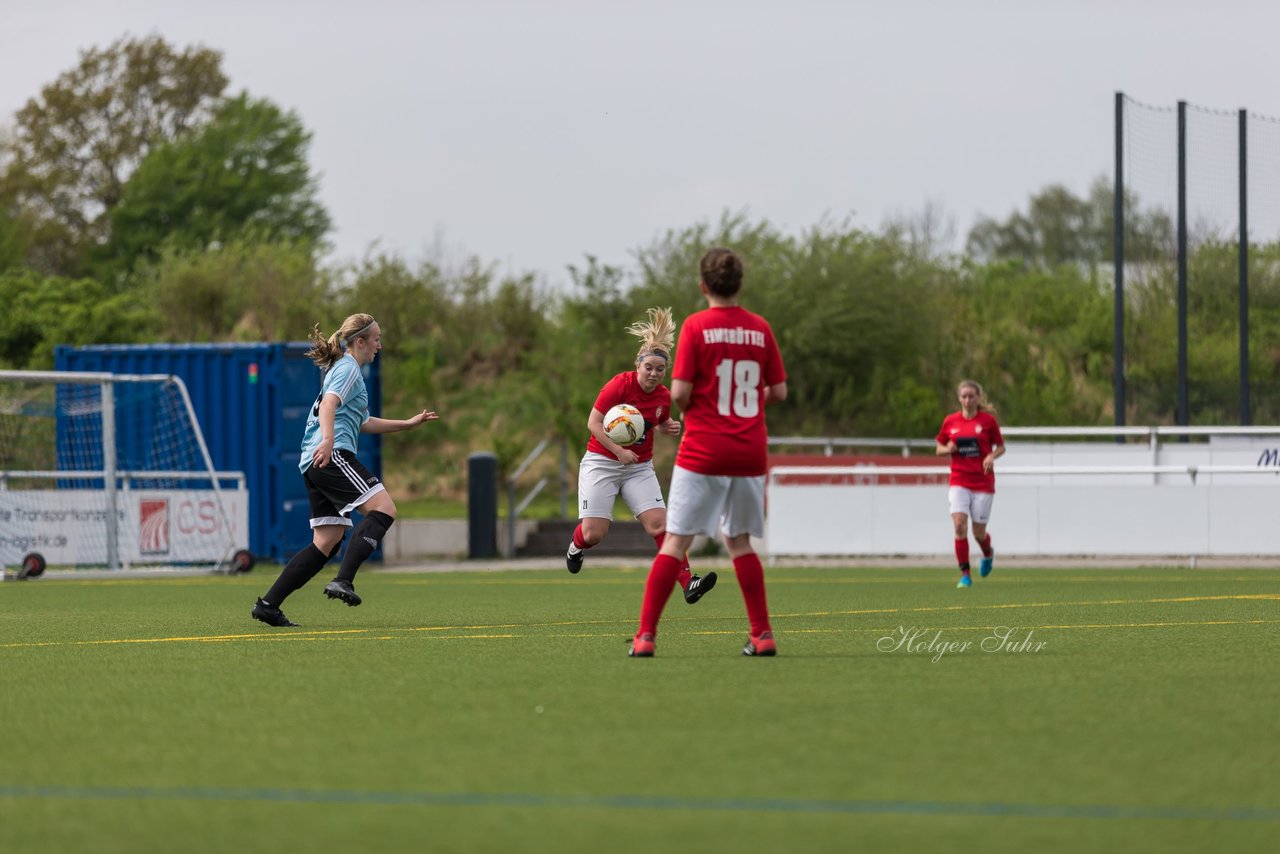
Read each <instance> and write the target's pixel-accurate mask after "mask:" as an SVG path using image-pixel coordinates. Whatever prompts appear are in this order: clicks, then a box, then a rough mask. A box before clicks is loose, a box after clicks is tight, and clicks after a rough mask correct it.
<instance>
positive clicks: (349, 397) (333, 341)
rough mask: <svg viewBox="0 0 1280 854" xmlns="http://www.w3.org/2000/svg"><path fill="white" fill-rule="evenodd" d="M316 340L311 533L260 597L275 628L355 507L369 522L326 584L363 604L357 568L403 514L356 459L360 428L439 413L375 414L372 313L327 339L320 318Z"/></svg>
mask: <svg viewBox="0 0 1280 854" xmlns="http://www.w3.org/2000/svg"><path fill="white" fill-rule="evenodd" d="M311 345H312V346H311V350H310V351H308V352H307V355H308V356H309V357H310V358H311V361H313V362H315V363H316V367H318V368H320V370H321V371H323V372H324V380H323V382H322V383H321V386H320V395H319V396H318V397H317V398H316V402H315V405H314V406H312V408H311V415H310V417H309V418H308V419H307V426H306V429H305V430H304V431H303V434H302V454H301V457H300V459H299V461H298V468H299V470H300V471H301V472H302V477H303V480H305V481H306V484H307V497H308V498H309V500H310V502H311V531H312V539H311V543H310V545H308V546H307V547H306V548H304V549H301V550H300V551H298V552H297V553H296V554H295V555H294V556H293V557H292V558H290V560H289V562H288V563H287V564H286V565H285V567H284V569H283V570H281V572H280V577H279V578H277V579H276V582H275V584H273V585H271V589H270V590H268V591H267V592H266V594H264V595H263V597H262V598H261V599H259V600H258V601H257V602H256V603H254V606H253V611H252V615H253V618H254V619H255V620H261V621H262V622H264V623H266V624H267V625H269V626H296V625H297V623H294V622H292V621H291V620H290V619H289V618H288V617H286V616H285V615H284V612H283V611H281V610H280V606H281V604H282V603H283V602H284V600H285V599H286V598H287V597H288V596H289V594H291V593H293V591H295V590H298V589H300V588H301V587H302V586H303V585H304V584H306V583H307V582H308V581H310V580H311V579H312V578H314V577H315V575H316V573H318V572H319V571H320V570H321V569H322V568H323V567H324V565H325V564H326V563H327V562H328V561H329V559H330V558H332V557H333V556H334V555H336V554H337V553H338V550H339V548H341V546H342V539H343V536H344V535H345V534H346V531H347V528H350V527H352V524H351V519H350V515H351V511H352V510H359V511H360V513H361V514H362V515H363V516H364V520H363V521H361V523H360V525H359V526H358V527H356V529H355V531H354V532H353V533H352V536H351V543H350V544H349V545H348V546H347V552H346V554H345V555H343V558H342V566H341V567H340V568H339V569H338V576H337V577H336V578H335V579H334V580H333V581H330V582H329V583H328V584H326V585H325V588H324V594H325V595H326V596H328V597H329V598H330V599H339V600H341V601H343V602H345V603H347V604H348V605H351V606H355V605H359V604H360V602H361V599H360V596H359V595H357V593H356V591H355V586H354V581H355V577H356V570H358V569H359V568H360V565H361V564H362V563H364V562H365V561H366V560H367V559H368V558H369V555H371V554H373V551H374V549H376V548H377V547H378V545H379V544H380V543H381V542H382V538H383V537H385V536H386V534H387V530H388V529H389V528H390V527H391V524H392V523H393V522H395V520H396V505H395V502H394V501H392V500H391V496H390V495H389V494H388V493H387V490H386V487H384V486H383V484H382V482H381V481H380V480H378V478H377V477H376V476H374V475H373V474H372V473H370V472H369V470H368V469H366V468H365V467H364V465H363V464H361V462H360V460H358V459H356V450H357V448H358V446H359V440H360V434H361V433H398V432H400V431H401V430H412V429H413V428H415V427H418V426H420V425H422V424H424V423H426V422H427V421H435V420H436V419H437V418H438V417H439V416H438V415H436V413H434V412H428V411H427V410H425V409H424V410H423V411H421V412H419V413H418V414H417V415H414V416H413V417H412V418H407V419H404V420H402V421H401V420H392V419H387V418H376V417H373V416H371V415H370V414H369V393H368V391H367V390H366V389H365V386H364V375H363V374H362V373H361V368H363V367H364V366H365V365H367V364H369V363H370V362H372V361H373V360H374V359H375V358H377V356H378V351H379V350H381V349H382V330H381V328H380V327H379V326H378V322H377V321H376V320H374V319H373V317H372V316H371V315H368V314H353V315H351V316H350V317H348V318H347V319H346V320H344V321H343V322H342V326H340V327H339V328H338V331H337V332H335V333H333V334H332V335H330V336H329V337H328V339H326V338H324V337H323V336H322V335H321V334H320V327H319V325H318V324H317V326H316V328H315V330H314V331H313V332H312V334H311Z"/></svg>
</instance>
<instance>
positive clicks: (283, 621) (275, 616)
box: [249, 599, 298, 628]
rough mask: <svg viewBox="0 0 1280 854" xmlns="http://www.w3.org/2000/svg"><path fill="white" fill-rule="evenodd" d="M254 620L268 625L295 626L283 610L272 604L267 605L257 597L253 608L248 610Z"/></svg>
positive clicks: (279, 626) (278, 626)
mask: <svg viewBox="0 0 1280 854" xmlns="http://www.w3.org/2000/svg"><path fill="white" fill-rule="evenodd" d="M249 613H250V614H251V615H252V616H253V618H254V619H255V620H259V621H260V622H263V623H266V624H267V625H268V626H276V627H277V628H285V627H287V626H296V625H298V624H297V623H295V622H293V621H292V620H290V619H289V618H288V617H286V616H285V615H284V611H281V610H280V609H279V608H277V607H275V606H274V605H268V604H267V603H266V602H264V601H263V600H261V599H259V600H258V601H257V602H254V603H253V610H252V611H250V612H249Z"/></svg>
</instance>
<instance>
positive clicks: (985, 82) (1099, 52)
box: [0, 0, 1280, 284]
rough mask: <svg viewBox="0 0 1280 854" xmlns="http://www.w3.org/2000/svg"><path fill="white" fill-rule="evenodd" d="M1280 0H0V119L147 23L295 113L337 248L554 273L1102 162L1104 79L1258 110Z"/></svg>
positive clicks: (944, 204) (1269, 81) (1040, 183)
mask: <svg viewBox="0 0 1280 854" xmlns="http://www.w3.org/2000/svg"><path fill="white" fill-rule="evenodd" d="M1278 25H1280V3H1276V2H1274V0H1271V2H1262V0H1257V2H1249V1H1248V0H1219V2H1215V3H1210V2H1207V1H1206V0H1160V2H1155V0H1152V2H1125V0H1110V2H1102V0H1099V1H1098V2H1094V0H1086V2H1067V0H1057V2H1048V0H1046V2H1038V0H1019V2H995V0H945V2H944V0H936V1H931V2H924V1H923V0H919V1H918V2H913V0H901V2H889V0H877V1H876V2H854V0H846V2H835V0H832V2H819V0H786V1H785V2H783V0H778V2H755V0H733V2H730V0H716V2H698V0H683V2H667V0H627V2H622V0H524V2H509V1H508V0H493V2H486V0H469V2H454V0H434V2H433V0H422V1H421V2H410V0H394V1H393V0H362V2H351V0H309V2H301V0H293V2H279V1H278V0H253V2H246V0H220V2H216V3H214V2H200V3H196V2H186V0H96V1H95V2H89V1H88V0H86V1H85V2H78V1H77V0H4V2H3V15H2V16H0V121H3V122H4V123H10V122H11V121H12V116H13V113H14V111H15V110H17V109H18V108H20V107H21V106H22V105H23V104H24V103H25V102H26V101H27V99H29V98H31V97H33V96H35V95H37V94H38V92H39V89H40V87H41V86H42V85H43V84H45V83H48V82H51V81H53V80H54V79H55V78H56V77H57V76H58V75H59V74H60V73H61V72H63V71H65V70H67V69H70V68H72V67H74V66H75V65H76V64H77V62H78V60H79V51H80V50H82V49H84V48H88V47H91V46H103V47H104V46H106V45H108V44H110V43H111V42H112V41H114V40H115V39H117V38H119V37H120V36H122V35H125V34H132V35H135V36H146V35H149V34H152V33H156V34H159V35H160V36H162V37H163V38H165V39H166V40H168V41H169V42H171V43H173V44H175V45H178V46H186V45H188V44H192V43H200V44H203V45H205V46H207V47H211V48H214V49H216V50H219V51H221V52H222V53H223V69H224V71H225V72H226V73H227V75H228V76H229V77H230V79H231V85H230V87H229V91H230V92H232V93H235V92H239V91H241V90H247V91H248V92H250V93H251V94H252V95H254V96H257V97H264V98H268V99H270V100H271V101H273V102H275V103H276V104H279V105H280V106H282V107H284V108H286V109H291V110H294V111H296V112H297V113H298V114H299V115H300V116H301V118H302V121H303V123H304V124H305V126H306V127H307V128H308V129H309V130H310V131H311V132H312V133H313V134H314V137H313V140H312V147H311V152H310V157H311V164H312V167H313V169H314V170H315V171H316V172H318V173H319V175H320V187H321V198H322V201H323V202H324V204H325V205H326V206H327V208H328V209H329V212H330V213H331V215H332V216H333V220H334V223H335V226H336V229H335V233H334V235H333V238H332V239H333V242H334V244H335V247H336V253H335V255H336V258H337V259H350V260H354V259H357V258H359V257H361V256H362V255H364V254H365V253H366V252H367V251H368V250H369V248H370V247H371V246H373V245H375V244H376V245H377V246H378V247H379V248H381V249H383V250H389V251H393V252H397V253H400V254H402V255H404V256H406V257H408V258H409V259H411V260H417V259H422V258H427V257H434V256H436V255H437V254H438V253H443V256H444V259H445V260H452V261H456V260H458V259H459V258H460V257H461V256H465V255H475V256H478V257H480V258H481V259H482V260H485V261H488V262H492V263H495V264H497V266H498V269H499V271H500V272H502V273H521V272H525V271H531V272H535V273H537V274H539V275H540V276H542V277H543V278H544V279H545V280H546V281H547V282H549V283H551V284H561V283H564V282H566V281H567V275H566V274H565V267H566V265H568V264H579V265H580V264H581V263H582V262H583V259H584V257H585V256H586V255H587V254H592V255H595V256H597V257H599V258H600V259H601V260H603V261H605V262H608V263H613V264H619V265H624V266H626V265H629V264H630V263H631V260H632V254H631V253H632V250H634V249H635V248H637V247H639V246H643V245H646V244H648V243H649V242H651V241H652V240H653V239H655V238H656V237H658V236H659V235H661V234H662V233H663V232H664V231H666V230H667V229H671V228H675V229H680V228H684V227H687V226H690V225H694V224H696V223H699V222H704V221H709V220H710V221H714V220H716V219H717V218H718V217H719V216H720V214H721V213H722V212H723V211H725V210H730V211H745V212H746V213H747V214H748V215H749V216H750V217H751V218H752V219H753V220H759V219H767V220H768V221H770V222H771V223H773V224H775V225H776V226H778V227H780V228H782V229H784V230H786V231H788V232H791V233H796V232H799V231H801V230H804V229H806V228H808V227H810V226H812V225H814V224H816V223H818V222H819V221H821V220H822V219H823V218H824V217H826V218H828V219H832V220H835V221H841V220H843V219H844V218H845V217H852V219H853V220H854V222H856V223H857V224H859V225H861V226H864V227H866V228H871V229H876V228H879V227H880V226H881V225H882V223H883V222H884V220H885V219H886V217H895V216H903V215H911V214H913V213H916V212H919V211H921V210H923V209H924V207H925V205H926V203H932V204H934V205H935V206H938V207H940V208H941V209H942V210H943V211H944V212H945V213H946V214H947V215H948V216H949V217H951V218H953V219H954V221H955V225H956V228H957V231H958V233H959V235H960V236H961V237H962V236H963V234H964V233H965V231H966V230H967V229H968V227H969V225H970V224H971V223H972V222H973V220H974V219H975V217H977V216H979V215H988V216H998V217H1004V216H1007V215H1008V214H1009V213H1010V212H1011V211H1013V210H1014V209H1015V208H1019V207H1024V206H1025V204H1026V201H1027V199H1028V198H1029V196H1030V195H1031V194H1032V193H1033V192H1035V191H1036V190H1039V189H1041V188H1043V187H1044V186H1046V185H1048V184H1051V183H1063V184H1066V185H1067V186H1068V187H1069V188H1071V189H1072V190H1073V191H1075V192H1077V193H1084V192H1085V191H1086V190H1087V188H1088V186H1089V184H1090V182H1091V181H1092V180H1093V179H1094V178H1096V177H1098V176H1100V175H1108V176H1109V175H1110V174H1111V173H1112V170H1113V166H1112V164H1113V159H1114V141H1113V136H1112V134H1113V114H1114V113H1113V111H1114V101H1113V99H1114V93H1115V92H1116V91H1117V90H1122V91H1124V92H1126V93H1127V94H1129V95H1130V96H1132V97H1133V98H1135V99H1137V100H1139V101H1142V102H1145V103H1149V104H1158V105H1166V104H1167V105H1169V106H1172V105H1173V104H1174V103H1175V102H1176V101H1177V100H1179V99H1183V100H1187V101H1190V102H1192V103H1194V104H1199V105H1203V106H1206V107H1214V108H1220V109H1223V110H1234V109H1236V108H1239V107H1248V108H1249V109H1250V110H1252V111H1254V112H1257V113H1261V114H1265V115H1269V116H1280V88H1277V86H1276V82H1277V80H1280V51H1277V49H1276V39H1277V33H1280V26H1278Z"/></svg>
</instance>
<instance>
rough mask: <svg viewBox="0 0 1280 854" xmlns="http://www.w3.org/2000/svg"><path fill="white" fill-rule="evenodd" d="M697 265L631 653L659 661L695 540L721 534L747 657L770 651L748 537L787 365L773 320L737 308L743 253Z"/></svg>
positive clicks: (759, 528) (755, 529)
mask: <svg viewBox="0 0 1280 854" xmlns="http://www.w3.org/2000/svg"><path fill="white" fill-rule="evenodd" d="M699 268H700V269H699V272H700V274H701V281H700V287H701V289H702V293H703V296H705V297H706V300H707V308H706V309H705V310H703V311H700V312H697V313H695V314H693V315H691V316H690V317H689V318H688V319H687V320H686V321H685V322H684V325H683V327H682V329H681V332H680V341H679V343H678V344H677V346H676V360H675V367H674V369H673V371H672V374H671V376H672V382H671V399H672V401H673V402H674V403H675V404H676V405H678V406H680V408H681V410H682V411H683V414H684V424H685V427H684V440H683V441H682V442H681V444H680V450H679V451H678V452H677V454H676V464H675V470H674V471H673V472H672V475H671V491H670V495H669V497H668V509H667V536H666V539H665V540H664V541H663V544H662V549H661V551H660V552H659V554H658V557H657V558H656V559H655V560H654V562H653V567H652V568H651V569H650V571H649V578H648V580H647V582H646V584H645V596H644V604H643V606H642V607H641V610H640V628H639V631H637V632H636V636H635V638H634V639H633V640H632V642H631V648H630V654H631V655H633V656H637V657H648V656H651V655H653V653H654V638H655V636H656V635H657V630H658V620H659V619H660V618H661V616H662V610H663V608H664V607H665V606H666V602H667V599H668V598H669V597H670V595H671V591H672V588H673V587H674V586H675V581H676V575H677V573H678V572H679V569H680V566H681V564H682V563H683V561H684V560H685V556H686V554H687V552H688V549H689V545H690V543H692V541H693V537H694V536H695V535H697V534H706V535H708V536H712V537H714V536H716V535H717V534H720V535H723V537H724V541H725V545H726V546H727V547H728V550H729V556H730V557H731V558H732V559H733V568H734V571H735V573H736V575H737V578H738V585H739V587H740V588H741V589H742V597H743V600H744V601H745V602H746V606H747V616H748V619H749V620H750V623H751V634H750V637H749V638H748V641H747V644H746V647H745V648H744V649H743V653H744V654H746V655H773V654H775V652H776V651H777V648H776V646H775V645H774V640H773V631H772V629H771V628H770V625H769V608H768V604H767V601H766V598H765V586H764V568H763V566H762V565H761V563H760V558H759V556H758V555H757V554H756V553H755V551H754V550H753V549H752V548H751V537H752V535H755V536H757V537H762V536H764V478H765V473H766V470H767V467H768V453H767V444H768V431H767V429H766V427H765V417H764V409H765V406H766V405H767V404H770V403H777V402H780V401H782V400H784V399H785V398H786V396H787V383H786V379H787V375H786V369H785V368H784V367H783V364H782V356H781V354H780V353H779V351H778V344H777V341H775V340H774V337H773V330H772V329H771V328H770V326H769V323H768V321H766V320H765V319H764V318H763V317H761V316H760V315H758V314H754V313H752V312H750V311H747V310H746V309H744V308H742V307H741V306H740V305H738V291H739V290H740V289H741V287H742V277H743V269H742V261H741V259H739V258H738V256H737V254H736V253H734V252H733V251H731V250H729V249H722V248H715V249H711V250H709V251H708V252H707V253H706V254H705V255H704V256H703V257H702V261H701V263H700V265H699Z"/></svg>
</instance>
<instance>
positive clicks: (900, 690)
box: [0, 565, 1280, 854]
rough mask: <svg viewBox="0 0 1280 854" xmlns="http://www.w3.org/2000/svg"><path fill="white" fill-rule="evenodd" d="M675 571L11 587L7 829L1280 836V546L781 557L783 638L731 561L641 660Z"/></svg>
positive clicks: (186, 839)
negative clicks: (751, 600)
mask: <svg viewBox="0 0 1280 854" xmlns="http://www.w3.org/2000/svg"><path fill="white" fill-rule="evenodd" d="M644 573H645V570H644V569H642V568H640V567H635V568H632V569H619V568H601V567H595V568H593V567H591V566H590V565H588V567H587V569H586V570H584V572H583V573H582V574H581V575H580V576H577V577H571V576H569V575H568V574H567V573H565V572H564V571H563V570H559V571H510V572H470V573H462V572H459V573H431V574H398V573H390V572H377V571H374V572H370V573H366V574H365V575H364V576H362V577H361V578H360V579H359V584H358V587H359V590H360V592H361V594H362V595H363V596H364V597H365V604H364V605H363V606H362V607H360V608H345V607H342V606H341V605H339V604H338V603H336V602H333V601H329V600H326V599H324V597H323V596H322V595H321V592H320V587H321V586H322V585H321V583H320V582H321V581H322V579H317V580H316V581H313V582H312V584H311V585H310V586H308V587H307V588H305V589H304V590H302V591H300V592H299V593H297V594H295V596H294V597H293V599H291V600H290V601H289V602H288V603H286V608H285V610H286V612H287V613H288V614H289V616H290V617H292V618H293V619H294V620H295V621H297V622H299V623H301V624H302V627H301V628H296V629H269V628H267V627H265V626H262V625H261V624H259V623H256V622H253V621H251V620H250V619H249V608H250V606H251V604H252V602H253V599H254V596H255V595H257V594H259V593H260V592H262V590H263V589H265V587H266V586H267V584H269V582H270V581H271V579H272V578H273V577H274V568H272V567H264V568H259V569H258V570H255V571H254V572H253V573H252V574H251V575H249V576H244V577H232V578H225V577H207V578H186V579H178V578H175V579H166V580H123V579H122V580H110V581H88V580H72V581H64V580H54V579H45V580H41V581H34V582H27V583H22V584H17V583H9V584H4V585H2V586H0V714H3V720H4V724H5V729H4V735H3V739H2V740H0V851H5V852H46V851H47V852H63V851H95V852H114V851H120V852H125V851H128V852H139V851H157V852H160V851H166V852H167V851H181V852H203V851H235V852H247V851H267V850H277V849H293V850H299V851H433V852H439V851H467V852H481V851H532V852H541V851H546V852H566V851H574V852H577V851H582V852H604V851H608V852H631V851H635V852H646V854H652V852H664V851H708V852H712V851H760V852H782V851H797V852H823V851H833V852H834V851H858V850H866V851H898V850H910V851H966V850H967V851H978V850H981V851H984V852H998V851H1021V852H1026V851H1036V852H1048V851H1082V850H1089V851H1121V850H1123V851H1127V852H1136V851H1161V852H1166V851H1176V850H1186V851H1197V850H1198V851H1204V850H1214V851H1258V850H1271V846H1272V845H1273V844H1274V843H1275V841H1276V839H1277V838H1280V786H1278V785H1277V779H1280V776H1278V772H1277V769H1278V768H1280V715H1278V714H1277V710H1280V680H1278V679H1277V674H1278V673H1280V662H1278V661H1277V658H1278V654H1280V608H1278V607H1277V606H1278V605H1280V571H1276V570H1240V571H1228V570H1199V571H1191V570H1172V569H1145V570H1084V569H1081V570H1017V569H1006V568H1003V567H998V568H997V571H996V572H995V574H993V575H992V576H991V577H990V578H988V579H980V580H975V585H974V588H973V589H972V590H969V591H959V590H956V589H955V588H954V587H953V586H952V585H953V581H954V580H953V578H952V575H951V574H950V573H948V572H946V571H944V570H940V569H934V570H902V569H883V570H874V569H857V570H854V569H776V570H771V571H770V575H769V583H770V604H771V607H772V610H773V613H774V628H775V629H776V632H777V636H778V643H779V650H780V653H779V656H778V657H777V658H775V659H748V658H743V657H742V656H741V655H740V654H739V651H740V649H741V646H742V642H743V641H744V640H745V636H746V619H745V616H744V613H743V607H742V600H741V596H740V595H739V593H738V591H737V588H736V585H735V584H734V582H733V579H732V573H731V571H730V572H725V573H722V576H723V577H722V583H721V586H720V587H719V588H717V589H716V590H715V591H713V592H712V593H710V594H709V595H708V596H707V597H706V598H705V599H704V600H703V601H702V602H701V603H699V604H698V605H695V606H692V607H691V606H688V605H686V604H685V603H684V602H683V601H681V600H679V599H678V598H677V599H673V601H672V602H671V604H670V605H669V607H668V609H667V614H666V617H665V619H664V621H663V623H662V630H661V632H660V634H659V637H658V655H657V657H656V658H654V659H652V660H632V659H628V658H627V657H626V655H625V651H626V644H625V641H626V639H627V638H628V637H629V636H630V635H631V634H632V633H633V632H634V627H635V617H636V614H637V613H638V610H639V605H640V597H641V589H642V587H643V582H644ZM999 627H1007V629H1009V630H1012V633H1011V634H1009V635H1008V636H1007V638H1006V639H1005V640H1004V641H1003V642H1002V641H1000V640H998V639H996V638H998V636H999V635H1001V634H1003V632H1002V631H998V628H999ZM913 629H914V630H917V631H918V634H915V635H914V639H912V638H913V635H912V630H913ZM903 632H906V635H905V637H906V638H907V639H908V640H907V642H906V643H901V644H899V641H902V640H903V637H904V634H903ZM886 639H887V640H886ZM984 640H985V641H986V642H987V644H986V648H985V649H984V648H983V642H984ZM966 642H967V643H968V644H970V646H968V647H967V648H964V647H963V645H964V644H965V643H966ZM1002 643H1003V644H1004V645H1005V647H1006V648H1005V649H1003V650H998V651H997V650H994V649H992V647H994V646H999V645H1001V644H1002ZM939 650H941V651H942V654H941V655H940V656H939V654H938V653H939Z"/></svg>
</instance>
